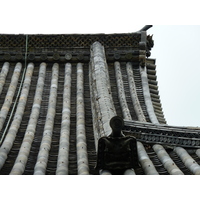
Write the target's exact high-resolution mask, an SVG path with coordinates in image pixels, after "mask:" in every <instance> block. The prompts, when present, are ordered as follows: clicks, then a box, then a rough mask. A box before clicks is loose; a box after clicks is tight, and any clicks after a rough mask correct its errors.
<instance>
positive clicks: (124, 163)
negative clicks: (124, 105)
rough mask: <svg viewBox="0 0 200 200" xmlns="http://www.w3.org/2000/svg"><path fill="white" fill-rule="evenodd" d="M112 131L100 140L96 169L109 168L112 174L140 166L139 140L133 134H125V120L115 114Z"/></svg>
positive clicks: (111, 121)
mask: <svg viewBox="0 0 200 200" xmlns="http://www.w3.org/2000/svg"><path fill="white" fill-rule="evenodd" d="M110 127H111V128H112V132H111V134H110V135H109V136H104V137H101V138H100V139H99V141H98V150H97V164H96V167H95V168H96V169H100V170H102V169H103V170H109V171H110V172H111V173H112V174H123V173H124V171H125V170H127V169H132V168H135V167H136V166H138V155H137V141H136V139H135V137H133V136H124V134H123V133H122V129H123V127H124V120H123V119H122V118H121V117H119V116H114V117H113V118H111V120H110Z"/></svg>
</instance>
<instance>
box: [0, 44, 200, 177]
mask: <svg viewBox="0 0 200 200" xmlns="http://www.w3.org/2000/svg"><path fill="white" fill-rule="evenodd" d="M19 66H20V70H21V73H20V75H19V76H18V75H15V67H17V70H18V71H19V69H18V68H19ZM0 67H1V68H0V69H2V76H1V74H0V84H1V83H2V88H3V90H2V94H1V96H0V103H1V107H3V105H4V101H5V100H6V98H7V97H6V96H7V95H6V94H7V93H9V94H10V91H9V90H10V89H9V88H10V87H9V85H10V83H12V82H13V81H12V76H14V77H15V76H17V77H18V79H17V81H16V77H15V79H14V80H15V82H16V83H15V86H16V88H15V91H12V95H13V100H12V102H11V105H10V109H9V112H8V114H7V117H6V119H5V122H4V125H3V126H2V131H4V130H6V131H4V133H5V135H4V137H3V140H2V144H1V146H0V174H47V175H48V174H60V175H61V174H62V175H64V174H69V175H73V174H111V172H109V171H107V170H100V171H98V170H95V169H94V167H95V163H96V151H97V143H98V139H99V138H100V137H102V136H108V135H109V134H110V133H111V128H110V126H109V121H110V119H111V118H112V117H113V116H115V115H119V116H121V117H123V118H124V119H125V120H134V121H135V120H136V121H140V123H144V124H145V123H146V122H150V123H153V124H155V125H156V124H163V123H165V119H164V116H163V112H162V109H161V104H160V99H159V95H158V87H157V81H156V71H155V63H154V61H151V60H148V61H147V66H145V67H141V66H140V63H139V62H137V61H127V62H124V61H123V62H120V61H115V62H110V61H109V62H108V61H107V59H106V54H105V49H104V46H102V45H101V44H100V43H99V42H95V43H94V44H93V45H92V46H91V52H90V62H89V63H88V64H86V63H84V64H83V63H70V62H66V63H59V62H58V63H53V62H46V63H45V62H40V63H39V62H34V63H28V64H27V66H24V64H23V63H17V62H16V63H14V62H11V63H8V62H5V63H1V66H0ZM25 67H26V68H25ZM22 72H25V73H24V76H23V73H22ZM6 74H7V76H6ZM1 77H2V79H1ZM1 80H2V82H1ZM4 82H5V84H4ZM20 84H21V89H20V87H19V85H20ZM12 89H13V87H12ZM18 93H19V97H18V98H17V94H18ZM13 102H14V103H15V104H16V109H13V105H12V104H13ZM11 111H12V112H11ZM5 126H7V129H5ZM2 131H1V137H2V135H3V132H2ZM186 131H187V130H186ZM137 148H138V159H139V163H140V166H139V167H137V168H135V169H127V170H126V171H125V172H124V174H125V175H130V174H132V175H135V174H136V175H137V174H148V175H150V174H152V175H156V174H199V169H200V167H199V164H200V153H199V152H200V151H199V149H198V150H193V149H189V150H187V149H184V148H181V147H176V148H174V149H173V148H171V147H168V146H163V145H160V144H153V145H152V144H148V143H145V142H144V143H142V142H138V143H137Z"/></svg>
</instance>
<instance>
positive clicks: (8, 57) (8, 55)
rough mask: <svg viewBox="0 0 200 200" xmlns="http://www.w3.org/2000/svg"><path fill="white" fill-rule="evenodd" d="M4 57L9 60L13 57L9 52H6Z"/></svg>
mask: <svg viewBox="0 0 200 200" xmlns="http://www.w3.org/2000/svg"><path fill="white" fill-rule="evenodd" d="M3 58H4V59H5V60H7V61H9V60H10V59H11V55H10V54H9V53H4V56H3Z"/></svg>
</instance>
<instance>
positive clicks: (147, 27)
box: [139, 25, 153, 32]
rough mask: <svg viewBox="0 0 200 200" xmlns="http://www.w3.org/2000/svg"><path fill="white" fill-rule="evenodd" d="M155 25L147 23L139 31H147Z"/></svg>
mask: <svg viewBox="0 0 200 200" xmlns="http://www.w3.org/2000/svg"><path fill="white" fill-rule="evenodd" d="M152 26H153V25H145V26H144V27H143V28H142V29H140V30H139V32H142V31H147V30H148V29H150V28H151V27H152Z"/></svg>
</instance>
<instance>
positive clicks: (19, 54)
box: [15, 53, 23, 60]
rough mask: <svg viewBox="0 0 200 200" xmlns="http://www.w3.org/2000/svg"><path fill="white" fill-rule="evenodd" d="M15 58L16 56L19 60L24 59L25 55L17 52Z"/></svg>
mask: <svg viewBox="0 0 200 200" xmlns="http://www.w3.org/2000/svg"><path fill="white" fill-rule="evenodd" d="M15 58H16V59H17V60H22V59H23V55H22V54H21V53H17V54H16V55H15Z"/></svg>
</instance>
